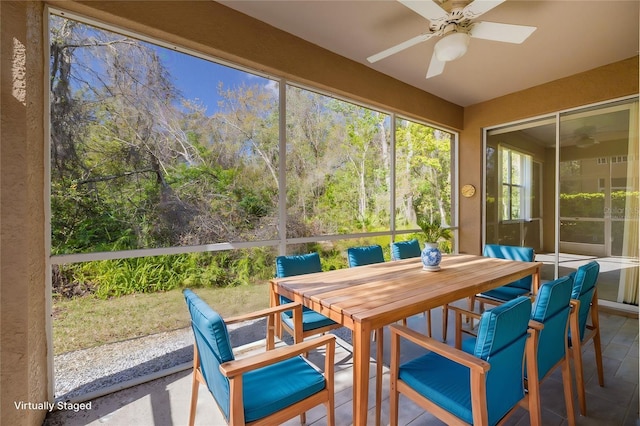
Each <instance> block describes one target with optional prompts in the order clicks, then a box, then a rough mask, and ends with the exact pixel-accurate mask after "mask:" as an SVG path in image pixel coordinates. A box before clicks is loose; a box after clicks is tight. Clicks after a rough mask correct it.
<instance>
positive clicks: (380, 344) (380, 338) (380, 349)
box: [376, 328, 384, 426]
mask: <svg viewBox="0 0 640 426" xmlns="http://www.w3.org/2000/svg"><path fill="white" fill-rule="evenodd" d="M383 330H384V329H383V328H379V329H378V330H376V336H377V340H376V426H380V416H381V411H382V362H383V361H384V360H383V356H384V333H383Z"/></svg>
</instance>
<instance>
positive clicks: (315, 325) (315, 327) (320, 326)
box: [276, 253, 341, 339]
mask: <svg viewBox="0 0 640 426" xmlns="http://www.w3.org/2000/svg"><path fill="white" fill-rule="evenodd" d="M314 272H322V264H321V263H320V255H319V254H318V253H309V254H302V255H292V256H278V257H277V258H276V277H278V278H285V277H291V276H294V275H305V274H312V273H314ZM279 302H280V304H285V303H290V302H291V300H289V299H287V298H286V297H284V296H280V300H279ZM339 327H341V325H340V324H338V323H336V322H334V321H332V320H330V319H329V318H327V317H325V316H324V315H321V314H319V313H318V312H316V311H314V310H311V309H309V308H307V307H306V306H305V307H303V308H302V338H303V339H304V338H305V337H308V336H313V335H315V334H321V333H325V332H327V331H330V330H333V329H336V328H339ZM283 328H284V329H285V330H286V331H287V333H289V334H291V335H292V336H294V337H295V335H294V326H293V314H292V312H291V311H286V312H283V313H282V315H281V322H279V323H278V324H277V330H278V337H280V338H282V332H281V330H282V329H283Z"/></svg>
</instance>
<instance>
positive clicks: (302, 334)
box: [269, 283, 342, 343]
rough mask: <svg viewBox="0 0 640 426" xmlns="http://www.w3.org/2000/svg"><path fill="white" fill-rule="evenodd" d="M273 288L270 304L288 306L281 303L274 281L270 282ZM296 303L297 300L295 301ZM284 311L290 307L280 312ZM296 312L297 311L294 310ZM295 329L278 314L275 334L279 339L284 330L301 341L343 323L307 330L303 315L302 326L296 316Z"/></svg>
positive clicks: (338, 326)
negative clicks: (304, 325)
mask: <svg viewBox="0 0 640 426" xmlns="http://www.w3.org/2000/svg"><path fill="white" fill-rule="evenodd" d="M269 285H270V286H271V287H272V288H271V291H270V292H269V298H270V299H269V306H271V307H273V308H276V307H278V306H286V305H281V304H280V297H279V296H278V294H277V292H276V291H275V289H274V287H275V284H274V283H270V284H269ZM294 303H295V302H294ZM284 311H288V309H283V310H281V311H280V312H281V313H282V312H284ZM294 314H295V312H294ZM293 322H294V329H292V328H291V327H289V326H288V325H287V324H285V323H284V321H282V318H281V317H280V315H278V318H277V319H276V321H275V335H276V336H278V338H279V339H282V331H283V330H284V331H286V332H287V333H289V335H291V336H292V337H293V340H294V342H296V343H297V342H301V341H303V340H304V339H306V338H307V337H311V336H315V335H317V334H325V333H327V332H329V331H331V330H335V329H337V328H340V327H342V324H340V323H335V324H331V325H327V326H324V327H319V328H314V329H312V330H307V331H303V330H302V317H300V326H299V327H298V325H296V324H297V323H296V320H295V318H294V321H293Z"/></svg>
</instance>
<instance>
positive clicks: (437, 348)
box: [389, 324, 491, 373]
mask: <svg viewBox="0 0 640 426" xmlns="http://www.w3.org/2000/svg"><path fill="white" fill-rule="evenodd" d="M389 328H390V329H391V338H392V339H394V338H397V337H396V336H400V337H403V338H405V339H407V340H409V341H410V342H412V343H415V344H416V345H418V346H421V347H423V348H425V349H428V350H430V351H432V352H435V353H437V354H439V355H442V356H444V357H446V358H448V359H450V360H452V361H454V362H457V363H458V364H461V365H464V366H466V367H468V368H469V369H471V370H475V371H478V372H481V373H485V372H487V371H489V368H491V365H490V364H489V363H488V362H486V361H483V360H481V359H480V358H476V357H475V356H473V355H471V354H468V353H466V352H464V351H461V350H460V349H456V348H454V347H451V346H449V345H447V344H446V343H442V342H439V341H437V340H435V339H432V338H431V337H427V336H425V335H424V334H420V333H418V332H416V331H413V330H411V329H410V328H407V327H404V326H401V325H397V324H392V325H390V326H389Z"/></svg>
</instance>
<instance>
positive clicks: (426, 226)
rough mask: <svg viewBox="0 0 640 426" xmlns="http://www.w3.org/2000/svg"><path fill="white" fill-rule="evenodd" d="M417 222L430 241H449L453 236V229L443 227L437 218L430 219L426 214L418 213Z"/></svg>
mask: <svg viewBox="0 0 640 426" xmlns="http://www.w3.org/2000/svg"><path fill="white" fill-rule="evenodd" d="M417 222H418V226H419V227H420V229H422V232H423V233H424V237H425V240H426V242H428V243H436V242H438V241H440V240H445V241H448V240H450V239H451V238H452V236H453V235H452V234H451V230H450V229H447V228H443V227H442V225H441V224H440V221H439V220H437V219H429V218H427V217H426V216H424V215H418V217H417Z"/></svg>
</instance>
